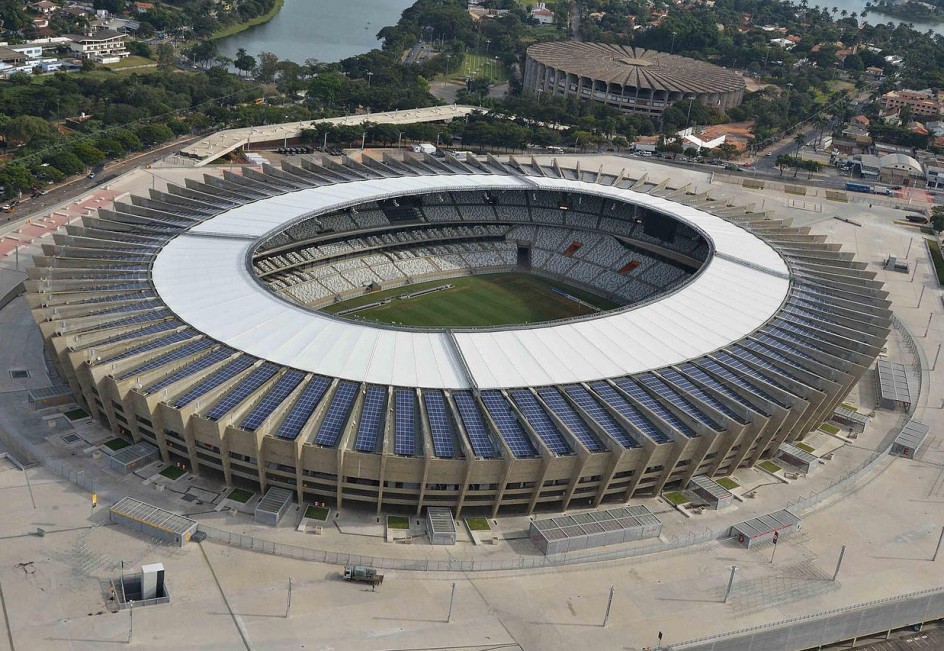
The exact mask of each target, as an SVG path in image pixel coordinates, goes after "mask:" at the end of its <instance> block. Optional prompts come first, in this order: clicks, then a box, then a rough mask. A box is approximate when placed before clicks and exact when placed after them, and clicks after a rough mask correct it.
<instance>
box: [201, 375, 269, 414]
mask: <svg viewBox="0 0 944 651" xmlns="http://www.w3.org/2000/svg"><path fill="white" fill-rule="evenodd" d="M278 370H279V367H278V366H276V365H275V364H269V363H265V364H263V365H262V366H260V367H259V368H257V369H256V370H255V371H253V372H252V373H250V374H249V376H248V377H245V378H243V381H242V382H240V383H239V384H238V385H237V386H236V387H235V388H233V389H231V390H230V392H229V393H227V394H226V395H225V396H223V399H222V400H220V401H219V402H218V403H216V406H215V407H213V409H211V410H210V413H208V414H207V418H209V419H210V420H219V419H220V418H222V417H223V416H225V415H226V414H228V413H229V411H230V410H231V409H232V408H233V407H235V406H236V405H238V404H239V403H241V402H242V401H243V400H245V399H246V398H248V397H249V396H250V395H251V394H253V393H255V391H256V390H257V389H258V388H259V387H261V386H262V385H263V384H265V383H266V382H268V381H269V379H271V378H272V376H273V375H275V374H276V372H277V371H278Z"/></svg>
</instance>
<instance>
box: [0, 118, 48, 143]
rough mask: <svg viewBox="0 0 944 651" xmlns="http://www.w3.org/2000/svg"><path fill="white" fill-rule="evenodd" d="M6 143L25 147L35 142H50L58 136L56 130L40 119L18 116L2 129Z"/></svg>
mask: <svg viewBox="0 0 944 651" xmlns="http://www.w3.org/2000/svg"><path fill="white" fill-rule="evenodd" d="M3 135H4V137H5V138H6V140H7V142H11V143H14V144H18V145H25V144H27V143H31V142H34V141H37V140H52V139H55V138H57V137H58V136H59V134H58V132H57V131H56V128H55V127H54V126H53V125H51V124H50V123H49V122H47V121H46V120H44V119H42V118H37V117H33V116H31V115H20V116H17V117H15V118H13V119H12V120H10V121H9V122H7V124H6V126H5V127H4V129H3Z"/></svg>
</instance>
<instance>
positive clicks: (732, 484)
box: [715, 477, 740, 491]
mask: <svg viewBox="0 0 944 651" xmlns="http://www.w3.org/2000/svg"><path fill="white" fill-rule="evenodd" d="M715 482H716V483H717V484H718V486H720V487H721V488H723V489H725V490H729V491H730V490H734V489H735V488H738V487H739V486H740V484H739V483H737V482H736V481H734V480H733V479H731V478H730V477H719V478H718V479H716V480H715Z"/></svg>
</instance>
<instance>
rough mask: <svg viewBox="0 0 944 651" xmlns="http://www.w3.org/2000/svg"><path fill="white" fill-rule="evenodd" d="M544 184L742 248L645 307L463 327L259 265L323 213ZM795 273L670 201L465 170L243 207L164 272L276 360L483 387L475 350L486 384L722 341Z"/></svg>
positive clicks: (191, 304)
mask: <svg viewBox="0 0 944 651" xmlns="http://www.w3.org/2000/svg"><path fill="white" fill-rule="evenodd" d="M536 186H538V187H541V188H542V189H546V190H558V191H573V192H584V193H588V194H596V195H599V196H607V197H612V198H614V199H619V200H623V201H628V202H632V203H636V204H639V205H642V206H646V207H649V208H652V209H655V210H661V211H664V212H666V213H669V214H671V215H673V216H675V217H676V218H677V219H680V220H681V221H684V222H688V223H689V224H691V225H693V226H695V227H697V228H699V229H700V230H701V231H702V232H704V233H705V234H706V235H707V236H708V237H709V238H710V239H711V240H712V241H713V243H714V247H715V250H716V252H720V253H721V254H722V255H723V256H724V255H726V256H728V257H727V258H725V257H719V256H717V255H716V256H714V257H712V258H710V259H709V260H708V262H706V265H705V267H704V268H703V269H702V271H701V273H700V274H699V275H698V276H697V277H696V278H695V279H694V280H692V281H690V282H689V283H688V284H687V285H685V286H684V287H682V288H681V289H679V290H677V291H675V292H674V293H671V294H669V295H666V296H664V297H662V298H661V299H658V300H656V301H654V302H651V303H648V304H645V305H642V306H640V307H637V308H634V309H629V310H625V311H622V312H614V313H605V314H604V315H603V316H600V317H596V318H587V319H584V320H578V321H570V322H560V323H556V324H551V325H547V326H544V327H508V328H502V329H490V330H478V331H476V330H464V331H460V330H457V331H454V332H453V333H452V336H450V333H448V332H445V331H433V330H429V331H419V330H407V329H395V328H390V327H382V326H371V325H365V324H362V323H354V322H351V321H347V320H344V319H339V318H336V317H332V316H330V315H327V314H323V313H320V312H311V311H308V310H305V309H303V308H301V307H299V306H296V305H293V304H291V303H289V302H287V301H285V300H283V299H281V298H279V297H278V296H276V295H275V294H273V293H271V292H269V291H268V290H267V289H265V288H264V287H263V286H262V285H260V284H259V282H257V281H256V279H255V278H254V277H253V274H252V272H251V271H250V270H249V268H248V266H247V257H248V255H249V254H250V252H251V250H252V249H253V248H254V246H255V245H256V242H257V240H258V238H260V237H261V236H263V235H265V234H266V233H269V232H272V231H274V230H280V229H281V228H283V227H284V226H286V225H287V224H289V223H291V222H294V221H298V220H299V219H301V218H304V217H306V216H308V215H311V214H312V213H316V212H317V213H324V212H330V211H331V210H332V209H335V208H337V207H342V206H347V205H354V204H359V203H363V202H366V201H373V200H378V199H382V198H385V197H390V196H396V195H401V194H411V193H427V192H436V191H449V190H474V189H477V188H480V189H483V190H486V189H501V188H508V189H531V188H534V187H536ZM741 261H743V262H741ZM744 263H747V264H744ZM787 274H788V269H787V266H786V264H785V263H784V261H783V260H782V258H781V257H780V256H779V255H778V254H777V252H776V251H774V250H773V249H772V248H771V247H770V246H769V245H768V244H766V243H765V242H763V241H762V240H760V239H759V238H757V237H755V236H754V235H752V234H750V233H748V232H747V231H745V230H743V229H741V228H738V227H737V226H734V225H733V224H730V223H728V222H726V221H724V220H723V219H721V218H719V217H715V216H713V215H710V214H708V213H705V212H703V211H700V210H696V209H694V208H691V207H688V206H683V205H681V204H678V203H674V202H672V201H669V200H666V199H661V198H659V197H653V196H650V195H647V194H642V193H638V192H633V191H631V190H622V189H619V188H614V187H609V186H600V185H596V184H592V183H584V182H580V181H565V180H560V179H549V178H529V179H528V180H524V179H522V178H521V177H515V176H502V175H458V176H422V177H405V178H388V179H378V180H370V181H353V182H350V183H341V184H337V185H332V186H326V187H321V188H313V189H309V190H301V191H298V192H292V193H288V194H285V195H282V196H279V197H273V198H271V199H266V200H262V201H257V202H255V203H251V204H246V205H244V206H240V207H239V208H235V209H233V210H230V211H227V212H225V213H223V214H220V215H218V216H216V217H213V218H211V219H208V220H207V221H205V222H203V223H202V224H200V225H198V226H196V227H194V228H193V229H192V230H191V234H184V235H181V236H179V237H177V238H176V239H174V240H172V241H171V242H169V243H168V244H167V246H165V247H164V249H163V250H162V251H161V252H160V254H159V255H158V256H157V259H156V260H155V262H154V267H153V270H152V279H153V282H154V285H155V287H156V289H157V292H158V294H159V295H160V296H161V298H162V300H163V301H164V302H165V303H166V304H167V305H168V307H170V309H171V310H173V311H174V312H175V313H176V314H177V315H178V316H179V317H180V318H181V319H182V320H183V321H186V322H187V323H189V324H191V325H192V326H193V327H194V328H196V329H197V330H200V331H201V332H204V333H205V334H207V335H208V336H210V337H212V338H214V339H217V340H218V341H221V342H223V343H225V344H227V345H229V346H232V347H233V348H237V349H239V350H243V351H245V352H246V353H249V354H251V355H255V356H257V357H260V358H262V359H267V360H270V361H273V362H277V363H280V364H284V365H287V366H291V367H294V368H297V369H301V370H304V371H310V372H313V373H319V374H322V375H327V376H331V377H339V378H343V379H348V380H355V381H362V382H370V383H376V384H392V385H396V386H409V387H412V386H418V387H426V388H446V389H459V388H469V387H470V386H471V383H470V381H469V378H468V376H467V375H466V371H465V368H464V367H463V363H462V359H461V358H464V360H465V365H466V366H467V368H468V370H469V372H470V373H471V374H472V377H473V378H474V381H475V384H476V385H478V387H479V388H482V389H489V388H507V387H517V386H529V385H544V384H563V383H572V382H586V381H591V380H597V379H601V378H607V377H616V376H620V375H627V374H630V373H638V372H641V371H645V370H648V369H654V368H660V367H663V366H666V365H670V364H677V363H679V362H682V361H684V360H686V359H691V358H694V357H699V356H701V355H704V354H706V353H710V352H712V351H714V350H717V349H719V348H722V347H724V346H727V345H728V344H731V343H733V342H735V341H737V340H738V339H741V338H742V337H744V336H746V335H747V334H749V333H751V332H753V331H754V330H756V329H757V328H758V327H760V326H761V325H762V324H763V323H765V322H766V321H767V320H768V319H769V318H770V317H771V316H772V315H773V314H774V313H775V312H776V311H777V310H778V308H779V307H780V305H781V304H782V303H783V301H784V299H785V298H786V295H787V290H788V288H789V281H788V278H787ZM453 336H454V342H455V343H454V342H453ZM457 346H458V350H457ZM459 351H461V358H460V352H459Z"/></svg>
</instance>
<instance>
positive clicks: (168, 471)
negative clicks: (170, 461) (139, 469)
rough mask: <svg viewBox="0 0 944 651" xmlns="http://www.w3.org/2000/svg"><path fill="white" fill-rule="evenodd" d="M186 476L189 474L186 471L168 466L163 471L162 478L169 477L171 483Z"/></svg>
mask: <svg viewBox="0 0 944 651" xmlns="http://www.w3.org/2000/svg"><path fill="white" fill-rule="evenodd" d="M185 474H187V472H186V471H185V470H181V469H180V468H178V467H177V466H167V467H166V468H164V469H163V470H162V471H161V476H162V477H167V478H168V479H170V480H171V481H174V480H177V479H180V478H181V477H183V476H184V475H185Z"/></svg>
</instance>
